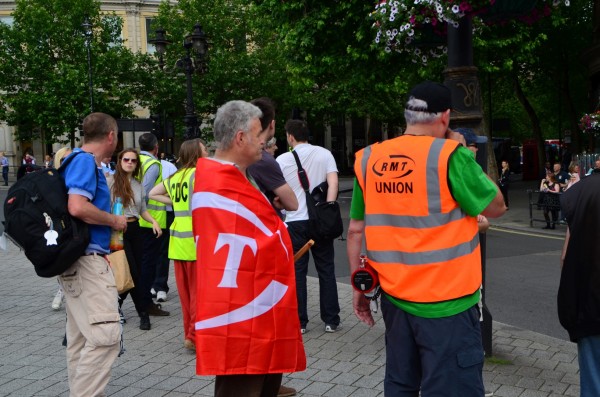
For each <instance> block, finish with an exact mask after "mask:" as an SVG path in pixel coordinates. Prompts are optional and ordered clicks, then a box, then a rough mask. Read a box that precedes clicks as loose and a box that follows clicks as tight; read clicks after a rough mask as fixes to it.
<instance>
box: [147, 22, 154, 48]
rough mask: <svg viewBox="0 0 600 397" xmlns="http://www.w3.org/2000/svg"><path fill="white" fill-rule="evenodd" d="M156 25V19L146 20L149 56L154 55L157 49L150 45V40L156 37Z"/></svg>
mask: <svg viewBox="0 0 600 397" xmlns="http://www.w3.org/2000/svg"><path fill="white" fill-rule="evenodd" d="M153 25H154V18H146V52H147V53H148V54H154V52H155V51H156V47H155V46H154V44H151V43H150V40H152V39H153V38H154V36H155V35H156V32H155V30H156V27H154V26H153Z"/></svg>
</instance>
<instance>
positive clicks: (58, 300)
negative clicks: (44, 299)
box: [52, 288, 64, 310]
mask: <svg viewBox="0 0 600 397" xmlns="http://www.w3.org/2000/svg"><path fill="white" fill-rule="evenodd" d="M63 296H64V294H63V290H62V289H60V288H59V289H58V291H56V295H55V296H54V299H53V300H52V309H54V310H60V307H61V306H62V301H63Z"/></svg>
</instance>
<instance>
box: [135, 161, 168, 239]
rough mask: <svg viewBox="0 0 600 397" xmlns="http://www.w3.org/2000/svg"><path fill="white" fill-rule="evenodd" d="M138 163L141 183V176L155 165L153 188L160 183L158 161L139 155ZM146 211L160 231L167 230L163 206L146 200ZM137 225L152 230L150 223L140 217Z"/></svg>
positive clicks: (160, 171)
mask: <svg viewBox="0 0 600 397" xmlns="http://www.w3.org/2000/svg"><path fill="white" fill-rule="evenodd" d="M140 161H141V162H142V182H143V181H144V178H143V176H144V175H146V172H147V171H148V168H150V166H151V165H153V164H157V165H158V177H157V178H156V181H154V186H156V185H158V184H159V183H161V182H162V164H161V163H160V161H158V160H157V159H155V158H152V157H150V156H147V155H145V154H140ZM146 209H147V210H148V212H149V213H150V215H152V218H154V219H155V220H156V222H157V223H158V225H159V226H160V228H161V229H166V228H167V212H166V205H165V204H163V203H160V202H158V201H154V200H148V203H147V204H146ZM139 223H140V226H141V227H146V228H152V223H150V222H147V221H146V220H144V219H142V218H141V217H140V220H139Z"/></svg>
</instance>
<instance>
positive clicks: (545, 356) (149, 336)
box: [0, 175, 579, 397]
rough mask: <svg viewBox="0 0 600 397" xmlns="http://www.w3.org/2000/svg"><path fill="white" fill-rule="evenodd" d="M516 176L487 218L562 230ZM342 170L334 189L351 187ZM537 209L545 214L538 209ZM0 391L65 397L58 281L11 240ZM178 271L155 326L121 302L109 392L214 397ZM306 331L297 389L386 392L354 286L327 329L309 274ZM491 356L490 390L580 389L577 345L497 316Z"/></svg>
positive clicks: (544, 395)
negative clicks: (190, 342) (185, 331)
mask: <svg viewBox="0 0 600 397" xmlns="http://www.w3.org/2000/svg"><path fill="white" fill-rule="evenodd" d="M536 185H537V182H536V181H533V182H523V181H520V180H519V176H518V175H517V176H514V181H513V183H512V185H511V190H510V193H509V194H510V199H511V206H510V208H511V209H510V211H509V212H508V213H507V214H506V216H504V217H503V218H500V219H497V220H491V223H492V225H493V227H505V228H511V229H519V230H521V231H523V232H528V233H547V234H552V235H556V236H562V235H564V232H565V230H566V228H565V226H559V227H558V228H557V229H556V230H550V231H547V230H541V227H542V226H544V224H542V223H539V222H538V223H536V224H535V225H534V227H533V228H532V227H530V226H529V210H528V207H527V202H528V201H527V194H526V191H525V190H526V189H527V188H533V189H534V188H536ZM351 187H352V180H351V179H348V178H345V179H343V180H341V182H340V188H341V189H344V188H351ZM536 216H537V217H541V212H539V211H538V213H537V214H536ZM0 265H1V267H0V268H1V269H2V270H3V276H2V278H1V279H0V291H2V299H1V300H0V396H18V397H29V396H68V386H67V379H66V377H67V371H66V360H65V351H64V348H63V347H62V345H61V342H62V338H63V335H64V327H65V313H64V309H62V310H60V311H53V310H52V309H51V308H50V304H51V302H52V298H53V297H54V293H55V292H56V289H57V283H56V281H55V280H54V279H42V278H39V277H37V276H36V275H35V273H34V271H33V266H32V265H31V264H30V263H29V262H28V261H27V259H26V258H25V256H24V254H23V253H22V252H20V251H19V250H18V249H17V248H16V247H15V246H14V245H12V244H9V249H8V251H7V252H4V251H0ZM174 280H175V278H174V276H173V274H172V273H171V277H170V284H171V291H172V292H171V293H170V294H169V300H168V301H167V302H166V303H165V304H164V307H165V308H166V309H167V310H170V311H171V316H170V317H153V318H152V330H151V331H140V330H139V329H138V323H139V319H138V318H137V316H136V313H135V309H134V307H133V304H132V302H131V300H127V301H126V302H125V304H124V306H123V307H124V311H125V314H126V316H127V318H128V322H127V324H125V325H124V336H125V343H126V348H127V352H126V353H125V355H123V356H122V357H120V358H118V359H117V361H116V363H115V366H114V369H113V374H112V378H111V382H110V384H109V387H108V389H107V394H108V395H110V396H127V397H129V396H149V397H150V396H151V397H161V396H169V397H176V396H177V397H179V396H194V395H195V396H211V395H212V393H213V379H212V378H211V377H200V376H196V375H195V356H194V355H193V354H192V353H190V352H189V351H187V350H186V349H184V348H183V336H182V330H181V328H182V325H181V307H180V304H179V299H178V296H177V291H176V286H175V283H174ZM308 285H309V314H310V315H311V316H312V317H311V321H310V322H309V324H308V332H307V333H306V334H305V335H304V342H305V348H306V353H307V356H308V360H307V361H308V368H307V369H306V371H304V372H299V373H295V374H287V375H286V376H284V384H285V385H287V386H291V387H294V388H296V389H297V390H298V396H332V397H333V396H340V397H342V396H344V397H345V396H352V397H359V396H369V397H370V396H383V377H384V371H385V369H384V363H385V348H384V335H383V331H384V329H383V322H382V320H381V317H380V314H377V315H376V318H377V324H376V325H375V326H374V327H373V328H370V329H369V328H368V327H367V326H366V325H364V324H359V323H358V321H357V320H356V318H355V317H354V315H353V314H352V306H351V287H350V286H348V285H346V284H341V283H340V284H339V285H338V288H339V296H340V304H341V307H342V312H341V317H342V322H343V325H344V326H343V328H342V329H341V330H340V331H338V332H337V333H335V334H328V333H325V332H324V330H323V327H324V325H323V324H322V323H321V321H320V320H319V318H318V308H319V304H318V299H317V297H318V281H317V280H316V279H314V278H309V282H308ZM493 352H494V357H492V358H491V359H488V360H486V364H485V367H484V379H485V384H486V390H487V391H488V392H493V393H494V396H505V397H513V396H514V397H517V396H518V397H533V396H536V397H548V396H552V397H554V396H578V395H579V369H578V364H577V348H576V345H574V344H572V343H570V342H567V341H563V340H560V339H555V338H552V337H549V336H545V335H541V334H537V333H534V332H532V331H528V330H522V329H519V328H515V327H512V326H509V325H506V324H502V323H498V322H494V323H493Z"/></svg>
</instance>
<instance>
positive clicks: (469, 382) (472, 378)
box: [456, 347, 484, 395]
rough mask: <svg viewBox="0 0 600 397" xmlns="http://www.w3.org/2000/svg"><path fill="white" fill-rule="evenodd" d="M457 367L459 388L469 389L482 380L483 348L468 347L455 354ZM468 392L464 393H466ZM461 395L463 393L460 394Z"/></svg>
mask: <svg viewBox="0 0 600 397" xmlns="http://www.w3.org/2000/svg"><path fill="white" fill-rule="evenodd" d="M456 359H457V365H458V368H459V379H460V386H459V387H460V389H459V390H463V391H465V392H466V391H467V390H471V389H472V388H473V387H474V386H475V385H476V384H478V383H481V382H482V378H481V376H482V374H481V371H482V370H483V361H484V354H483V349H482V348H480V347H479V348H478V347H472V348H468V349H466V350H464V351H462V352H460V353H458V354H457V355H456ZM467 394H468V393H466V394H464V395H467ZM460 395H463V394H460Z"/></svg>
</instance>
